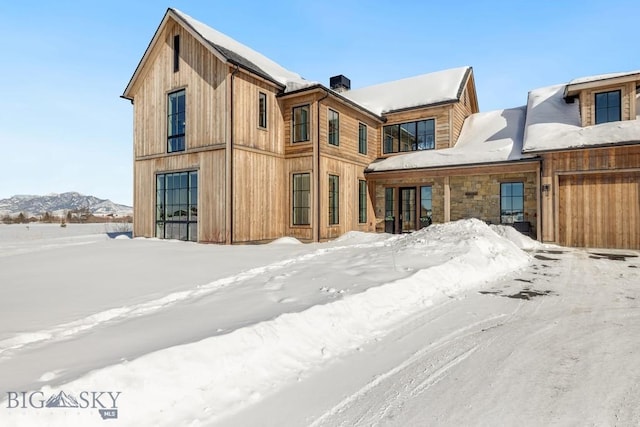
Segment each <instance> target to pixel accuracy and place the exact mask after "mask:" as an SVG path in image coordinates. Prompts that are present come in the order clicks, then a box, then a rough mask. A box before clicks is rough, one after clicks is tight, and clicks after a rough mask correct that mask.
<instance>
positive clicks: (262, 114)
mask: <svg viewBox="0 0 640 427" xmlns="http://www.w3.org/2000/svg"><path fill="white" fill-rule="evenodd" d="M263 100H264V111H263V110H262V103H263ZM268 103H269V101H268V98H267V94H266V93H265V92H262V91H259V92H258V127H259V128H260V129H267V126H268V123H269V122H268V120H267V116H268V113H269V107H268Z"/></svg>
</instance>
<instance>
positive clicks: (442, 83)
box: [341, 67, 471, 115]
mask: <svg viewBox="0 0 640 427" xmlns="http://www.w3.org/2000/svg"><path fill="white" fill-rule="evenodd" d="M470 72H471V67H459V68H452V69H449V70H443V71H436V72H434V73H428V74H422V75H419V76H415V77H409V78H406V79H402V80H395V81H391V82H387V83H381V84H377V85H373V86H367V87H363V88H360V89H353V90H350V91H347V92H343V93H341V95H342V96H344V97H345V98H347V99H350V100H352V101H354V102H356V103H357V104H359V105H362V106H363V107H364V108H366V109H368V110H369V111H371V112H373V113H375V114H377V115H381V114H382V113H389V112H392V111H396V110H402V109H405V108H415V107H421V106H428V105H433V104H439V103H445V102H451V101H457V100H458V99H460V95H461V93H462V89H463V85H464V83H465V82H466V80H467V76H468V74H469V73H470Z"/></svg>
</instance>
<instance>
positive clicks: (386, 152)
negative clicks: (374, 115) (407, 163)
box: [381, 117, 437, 155]
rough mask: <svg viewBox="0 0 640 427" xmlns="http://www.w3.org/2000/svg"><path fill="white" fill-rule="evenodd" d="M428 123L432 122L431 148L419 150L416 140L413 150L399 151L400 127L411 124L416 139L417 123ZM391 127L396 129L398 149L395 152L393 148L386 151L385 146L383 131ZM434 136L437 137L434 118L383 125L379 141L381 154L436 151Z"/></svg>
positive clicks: (384, 133)
mask: <svg viewBox="0 0 640 427" xmlns="http://www.w3.org/2000/svg"><path fill="white" fill-rule="evenodd" d="M429 121H432V122H433V147H431V148H423V149H420V148H418V147H419V145H418V142H417V139H416V144H415V149H410V150H405V151H403V150H401V149H400V142H401V141H400V133H399V132H400V129H402V126H403V125H411V124H412V125H414V126H415V129H416V137H417V129H418V123H420V122H429ZM391 127H397V129H398V147H397V148H398V149H397V151H394V149H393V147H391V151H387V149H386V148H387V144H386V138H385V135H386V132H385V130H386V129H387V128H391ZM436 136H437V123H436V118H435V117H429V118H421V119H419V120H412V121H408V122H401V123H393V124H389V125H384V126H383V127H382V141H381V143H382V154H383V155H385V154H397V153H412V152H415V151H427V150H435V149H436V142H437V141H436Z"/></svg>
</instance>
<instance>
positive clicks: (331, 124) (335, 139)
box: [327, 108, 340, 147]
mask: <svg viewBox="0 0 640 427" xmlns="http://www.w3.org/2000/svg"><path fill="white" fill-rule="evenodd" d="M328 110H329V111H328V112H327V127H328V128H327V142H328V143H329V145H333V146H335V147H338V146H339V145H340V113H338V112H337V111H336V110H334V109H331V108H329V109H328Z"/></svg>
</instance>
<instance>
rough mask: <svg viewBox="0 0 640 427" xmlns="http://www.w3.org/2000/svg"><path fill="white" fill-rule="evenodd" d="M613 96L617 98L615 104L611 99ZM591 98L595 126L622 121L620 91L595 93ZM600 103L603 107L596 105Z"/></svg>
mask: <svg viewBox="0 0 640 427" xmlns="http://www.w3.org/2000/svg"><path fill="white" fill-rule="evenodd" d="M613 95H615V97H617V102H616V100H615V99H611V98H612V96H613ZM593 98H594V99H593V106H594V110H595V113H594V120H595V124H597V125H599V124H602V123H612V122H619V121H621V120H622V91H621V90H620V89H616V90H609V91H606V92H597V93H594V95H593ZM602 102H604V104H605V105H598V104H600V103H602ZM612 115H613V118H612Z"/></svg>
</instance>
